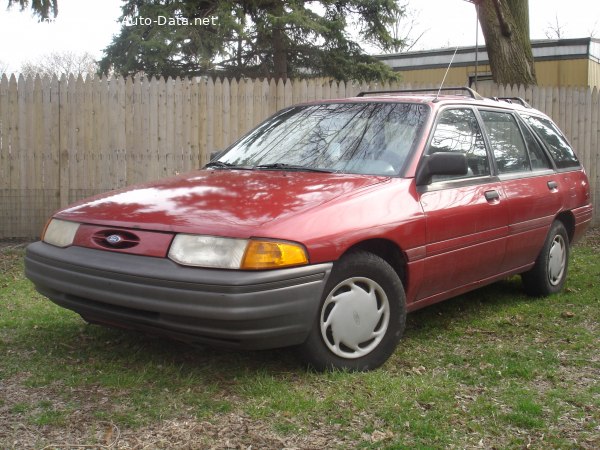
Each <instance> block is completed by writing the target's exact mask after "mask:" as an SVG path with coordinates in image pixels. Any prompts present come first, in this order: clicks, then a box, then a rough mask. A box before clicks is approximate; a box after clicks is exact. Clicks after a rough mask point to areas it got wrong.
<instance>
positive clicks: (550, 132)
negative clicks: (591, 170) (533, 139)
mask: <svg viewBox="0 0 600 450" xmlns="http://www.w3.org/2000/svg"><path fill="white" fill-rule="evenodd" d="M523 119H525V121H526V122H527V123H528V124H529V125H530V126H531V128H532V129H533V130H534V131H535V133H536V134H537V135H538V136H539V138H540V139H541V140H542V142H544V143H545V144H546V146H547V147H548V150H549V151H550V154H551V155H552V159H554V162H555V163H556V167H558V168H559V169H565V168H569V167H579V165H580V164H579V161H578V160H577V156H575V152H573V149H572V148H571V146H570V145H569V144H568V143H567V140H566V139H565V138H564V136H563V135H562V133H561V132H560V130H559V129H558V127H557V126H556V125H554V124H553V123H552V121H550V120H548V119H544V118H542V117H535V116H528V115H523Z"/></svg>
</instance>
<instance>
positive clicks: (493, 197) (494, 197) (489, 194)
mask: <svg viewBox="0 0 600 450" xmlns="http://www.w3.org/2000/svg"><path fill="white" fill-rule="evenodd" d="M484 195H485V199H486V200H487V201H488V202H494V201H496V202H497V201H499V200H500V194H498V191H496V190H491V191H485V194H484Z"/></svg>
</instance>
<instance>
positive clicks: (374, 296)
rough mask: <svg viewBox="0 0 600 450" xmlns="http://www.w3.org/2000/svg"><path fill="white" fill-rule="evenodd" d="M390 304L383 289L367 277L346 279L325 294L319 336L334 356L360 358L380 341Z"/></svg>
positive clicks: (387, 322)
mask: <svg viewBox="0 0 600 450" xmlns="http://www.w3.org/2000/svg"><path fill="white" fill-rule="evenodd" d="M389 320H390V305H389V301H388V298H387V295H386V294H385V291H384V290H383V288H382V287H381V286H380V285H379V284H378V283H376V282H375V281H373V280H371V279H369V278H362V277H355V278H348V279H347V280H344V281H342V282H341V283H340V284H338V285H337V286H336V287H335V288H334V289H332V291H331V292H330V293H329V295H328V296H327V298H326V299H325V302H324V303H323V309H322V310H321V336H322V337H323V340H324V341H325V344H326V345H327V347H328V348H329V350H331V351H332V352H333V353H334V354H335V355H337V356H340V357H342V358H350V359H354V358H360V357H361V356H365V355H366V354H368V353H370V352H371V351H373V349H375V348H376V347H377V346H378V345H379V343H380V342H381V340H382V339H383V337H384V335H385V332H386V330H387V328H388V324H389Z"/></svg>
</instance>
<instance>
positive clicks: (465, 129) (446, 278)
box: [417, 107, 508, 300]
mask: <svg viewBox="0 0 600 450" xmlns="http://www.w3.org/2000/svg"><path fill="white" fill-rule="evenodd" d="M437 151H445V152H448V151H453V152H454V151H455V152H462V153H464V154H465V155H466V156H467V160H468V165H469V172H468V173H467V175H465V176H459V177H446V178H439V177H437V178H436V177H434V179H433V180H432V182H431V183H430V184H429V185H427V186H424V187H420V188H419V201H420V203H421V206H422V208H423V211H424V213H425V218H426V230H427V231H426V233H427V243H426V258H425V263H424V266H425V267H424V270H425V276H426V279H427V283H424V285H423V286H421V288H420V291H419V293H418V294H417V299H418V300H424V299H427V298H431V297H446V296H448V295H449V294H453V293H456V292H458V291H460V290H461V288H462V287H464V286H468V285H471V284H473V283H476V282H478V281H480V280H484V279H486V278H489V277H492V276H495V275H496V274H497V273H498V272H499V270H500V265H501V263H502V261H503V258H504V253H505V238H506V234H507V228H508V211H507V208H506V196H505V194H504V192H503V189H502V184H501V182H500V181H499V180H498V178H497V177H494V176H493V174H492V170H491V164H490V156H489V154H488V152H487V150H486V146H485V142H484V138H483V134H482V132H481V127H480V125H479V121H478V120H477V117H476V114H475V111H474V110H473V109H472V108H470V107H464V108H463V107H461V108H456V107H452V108H448V109H445V110H443V111H441V112H440V113H439V114H438V119H437V123H436V125H435V128H434V131H433V135H432V138H431V139H430V144H429V147H428V149H427V151H426V154H433V153H435V152H437Z"/></svg>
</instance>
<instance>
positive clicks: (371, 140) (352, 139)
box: [218, 102, 429, 175]
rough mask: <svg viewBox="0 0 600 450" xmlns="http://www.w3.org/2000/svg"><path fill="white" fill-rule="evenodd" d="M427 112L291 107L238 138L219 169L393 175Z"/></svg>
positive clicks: (413, 107) (417, 108) (420, 108)
mask: <svg viewBox="0 0 600 450" xmlns="http://www.w3.org/2000/svg"><path fill="white" fill-rule="evenodd" d="M428 113H429V108H428V107H427V106H425V105H421V104H414V103H376V102H373V103H335V104H322V105H309V106H299V107H294V108H291V109H289V110H286V111H284V112H282V113H281V114H278V115H277V116H275V117H273V118H272V119H271V120H269V121H267V122H265V123H263V124H262V125H261V126H259V127H258V128H256V129H255V130H254V131H252V132H251V133H249V134H248V135H247V136H245V137H244V138H242V139H241V140H240V141H239V142H238V143H237V144H235V145H234V146H233V147H232V148H231V149H229V151H227V152H226V153H225V154H224V155H223V156H221V157H220V158H219V159H218V162H219V163H224V164H227V165H230V166H231V165H233V166H244V167H252V168H268V167H273V168H285V167H294V168H296V169H298V168H300V169H302V168H306V169H308V170H311V169H312V170H324V171H331V172H342V173H358V174H372V175H397V174H398V173H399V172H400V170H401V168H402V167H403V165H404V162H405V161H406V159H407V157H408V156H409V154H410V153H411V151H412V150H413V147H414V145H415V142H416V141H417V138H418V136H419V135H420V133H421V129H422V127H423V123H424V122H425V119H426V118H427V115H428Z"/></svg>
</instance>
